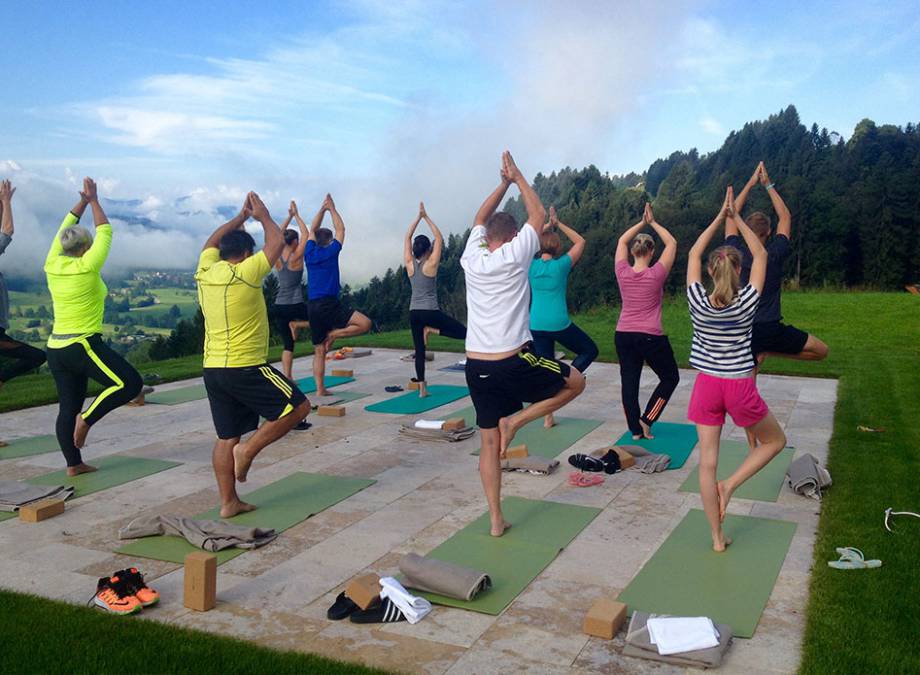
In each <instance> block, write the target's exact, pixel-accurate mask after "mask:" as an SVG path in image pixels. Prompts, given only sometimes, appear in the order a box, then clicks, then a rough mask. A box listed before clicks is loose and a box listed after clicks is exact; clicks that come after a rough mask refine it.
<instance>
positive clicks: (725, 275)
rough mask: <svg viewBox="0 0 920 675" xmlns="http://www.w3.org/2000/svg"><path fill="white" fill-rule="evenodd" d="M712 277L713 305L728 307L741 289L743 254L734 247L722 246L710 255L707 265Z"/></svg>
mask: <svg viewBox="0 0 920 675" xmlns="http://www.w3.org/2000/svg"><path fill="white" fill-rule="evenodd" d="M707 269H708V271H709V276H710V277H712V283H713V288H712V296H711V297H712V304H713V305H715V306H716V307H720V308H721V307H728V306H729V305H730V304H732V302H734V300H735V297H736V296H737V295H738V289H739V288H740V287H741V254H740V253H739V252H738V249H736V248H735V247H734V246H720V247H719V248H717V249H716V250H715V251H713V252H712V253H710V254H709V262H708V263H707Z"/></svg>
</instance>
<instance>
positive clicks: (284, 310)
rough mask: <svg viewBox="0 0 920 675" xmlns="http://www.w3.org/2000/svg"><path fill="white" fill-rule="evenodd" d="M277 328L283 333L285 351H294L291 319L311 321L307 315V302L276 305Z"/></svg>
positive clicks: (275, 318) (282, 339)
mask: <svg viewBox="0 0 920 675" xmlns="http://www.w3.org/2000/svg"><path fill="white" fill-rule="evenodd" d="M272 318H274V320H275V328H277V329H278V333H279V334H280V335H281V342H282V343H283V344H284V351H286V352H292V351H294V336H293V335H292V334H291V326H290V323H291V321H309V319H308V317H307V303H305V302H298V303H296V304H293V305H275V308H274V316H273V317H272Z"/></svg>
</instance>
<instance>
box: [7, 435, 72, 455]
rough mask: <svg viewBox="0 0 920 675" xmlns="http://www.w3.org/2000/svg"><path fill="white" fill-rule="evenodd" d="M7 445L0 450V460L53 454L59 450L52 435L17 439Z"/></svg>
mask: <svg viewBox="0 0 920 675" xmlns="http://www.w3.org/2000/svg"><path fill="white" fill-rule="evenodd" d="M7 444H8V445H7V446H6V447H5V448H0V459H13V458H14V457H28V456H30V455H41V454H43V453H46V452H54V451H55V450H59V449H60V446H59V445H58V442H57V438H56V437H55V436H54V435H52V434H49V435H46V436H29V437H26V438H17V439H15V440H12V441H7Z"/></svg>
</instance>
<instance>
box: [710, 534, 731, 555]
mask: <svg viewBox="0 0 920 675" xmlns="http://www.w3.org/2000/svg"><path fill="white" fill-rule="evenodd" d="M731 545H732V540H731V537H727V536H725V533H724V532H721V531H720V532H719V534H718V535H714V536H713V538H712V550H713V551H715V552H716V553H725V549H727V548H728V547H729V546H731Z"/></svg>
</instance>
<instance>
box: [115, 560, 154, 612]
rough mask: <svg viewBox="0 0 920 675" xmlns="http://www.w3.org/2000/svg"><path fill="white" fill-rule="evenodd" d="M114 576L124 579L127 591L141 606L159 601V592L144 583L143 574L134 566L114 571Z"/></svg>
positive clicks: (147, 605)
mask: <svg viewBox="0 0 920 675" xmlns="http://www.w3.org/2000/svg"><path fill="white" fill-rule="evenodd" d="M115 576H117V577H119V578H122V579H124V580H125V584H126V585H127V588H128V591H129V592H130V593H133V594H134V597H135V598H137V599H138V600H139V601H140V603H141V606H142V607H150V606H151V605H155V604H157V603H158V602H159V601H160V594H159V593H157V592H156V591H155V590H153V589H152V588H150V587H149V586H148V585H147V584H146V583H144V575H143V574H141V573H140V572H138V571H137V568H136V567H131V568H129V569H126V570H120V571H118V572H115Z"/></svg>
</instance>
